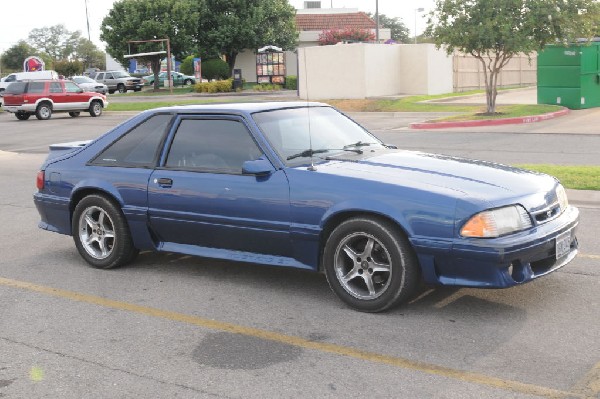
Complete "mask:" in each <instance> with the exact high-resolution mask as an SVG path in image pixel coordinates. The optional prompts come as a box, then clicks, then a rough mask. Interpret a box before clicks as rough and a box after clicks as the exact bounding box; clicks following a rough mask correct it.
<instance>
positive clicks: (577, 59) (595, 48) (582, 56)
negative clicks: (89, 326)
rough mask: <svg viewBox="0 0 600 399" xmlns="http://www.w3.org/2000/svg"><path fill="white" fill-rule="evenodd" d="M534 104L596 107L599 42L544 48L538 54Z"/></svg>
mask: <svg viewBox="0 0 600 399" xmlns="http://www.w3.org/2000/svg"><path fill="white" fill-rule="evenodd" d="M537 73H538V87H537V101H538V104H552V105H562V106H565V107H567V108H570V109H583V108H592V107H599V106H600V42H592V43H584V44H581V45H571V46H559V45H551V46H547V47H546V48H545V49H544V51H542V52H540V53H539V54H538V66H537Z"/></svg>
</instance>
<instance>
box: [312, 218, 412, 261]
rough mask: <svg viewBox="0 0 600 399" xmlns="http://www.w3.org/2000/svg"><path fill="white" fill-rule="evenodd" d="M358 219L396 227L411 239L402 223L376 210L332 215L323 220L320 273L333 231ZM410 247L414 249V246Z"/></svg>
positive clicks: (320, 240)
mask: <svg viewBox="0 0 600 399" xmlns="http://www.w3.org/2000/svg"><path fill="white" fill-rule="evenodd" d="M358 217H364V218H371V219H375V220H379V221H383V222H386V223H389V224H390V225H392V226H394V228H395V229H396V232H398V233H400V234H402V235H404V236H405V237H406V238H407V239H408V238H409V237H410V235H409V232H408V230H407V229H406V228H405V226H403V224H402V223H401V222H399V221H398V220H396V219H394V218H393V217H391V216H390V215H389V214H385V213H382V212H379V211H375V210H365V209H347V210H341V211H339V212H335V213H332V214H330V215H329V216H328V217H327V218H326V219H324V220H323V223H322V229H321V233H320V236H319V260H318V265H317V270H318V271H319V272H321V271H323V261H322V260H323V251H324V250H325V244H326V243H327V240H328V239H329V236H330V235H331V233H332V232H333V230H334V229H335V228H336V227H337V226H339V225H340V224H342V223H343V222H345V221H347V220H350V219H353V218H358ZM409 244H410V240H409ZM410 245H411V247H412V244H410ZM413 251H414V248H413Z"/></svg>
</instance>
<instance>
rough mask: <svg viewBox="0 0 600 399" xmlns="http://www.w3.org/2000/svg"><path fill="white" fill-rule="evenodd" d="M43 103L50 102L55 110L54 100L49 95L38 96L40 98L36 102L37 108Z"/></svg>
mask: <svg viewBox="0 0 600 399" xmlns="http://www.w3.org/2000/svg"><path fill="white" fill-rule="evenodd" d="M43 103H48V104H50V108H51V109H52V110H54V101H52V100H51V99H49V98H48V97H43V98H38V99H37V100H36V102H35V109H37V107H39V106H40V104H43Z"/></svg>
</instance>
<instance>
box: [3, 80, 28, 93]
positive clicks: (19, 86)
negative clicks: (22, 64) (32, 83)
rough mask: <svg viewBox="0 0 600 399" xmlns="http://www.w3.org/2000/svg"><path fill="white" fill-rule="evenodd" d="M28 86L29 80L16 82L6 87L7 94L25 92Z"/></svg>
mask: <svg viewBox="0 0 600 399" xmlns="http://www.w3.org/2000/svg"><path fill="white" fill-rule="evenodd" d="M26 87H27V82H14V83H11V84H9V85H8V86H7V87H6V91H5V94H23V93H25V88H26Z"/></svg>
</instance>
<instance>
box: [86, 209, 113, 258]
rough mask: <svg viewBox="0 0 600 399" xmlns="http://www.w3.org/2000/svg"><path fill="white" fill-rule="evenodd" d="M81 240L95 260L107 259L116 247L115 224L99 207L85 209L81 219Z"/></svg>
mask: <svg viewBox="0 0 600 399" xmlns="http://www.w3.org/2000/svg"><path fill="white" fill-rule="evenodd" d="M78 234H79V240H80V241H81V244H82V246H83V248H84V249H85V251H86V252H87V253H88V254H89V255H90V256H92V257H93V258H95V259H106V258H107V257H109V256H110V254H111V253H112V251H113V248H114V245H115V232H114V224H113V221H112V219H111V218H110V216H109V215H108V214H107V213H106V211H105V210H104V209H102V208H100V207H97V206H90V207H89V208H87V209H85V210H84V211H83V212H82V213H81V216H80V217H79V232H78Z"/></svg>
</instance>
